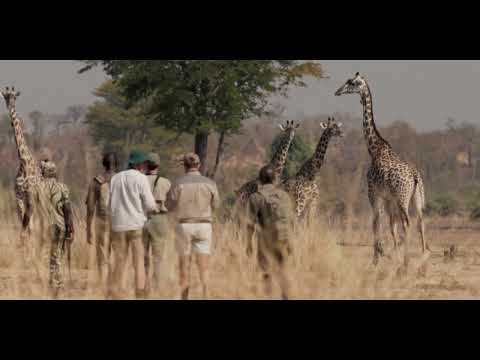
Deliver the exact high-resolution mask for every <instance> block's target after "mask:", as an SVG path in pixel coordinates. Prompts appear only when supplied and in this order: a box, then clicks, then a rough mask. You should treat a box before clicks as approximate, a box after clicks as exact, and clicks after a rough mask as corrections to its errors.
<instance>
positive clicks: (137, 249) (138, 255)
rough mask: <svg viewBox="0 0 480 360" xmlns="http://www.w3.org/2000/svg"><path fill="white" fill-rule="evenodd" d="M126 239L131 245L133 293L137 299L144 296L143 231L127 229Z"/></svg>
mask: <svg viewBox="0 0 480 360" xmlns="http://www.w3.org/2000/svg"><path fill="white" fill-rule="evenodd" d="M127 241H128V243H129V245H130V246H131V247H132V257H133V267H134V270H135V293H136V296H137V299H143V298H145V257H144V256H145V251H144V246H143V231H142V230H138V231H129V232H128V233H127Z"/></svg>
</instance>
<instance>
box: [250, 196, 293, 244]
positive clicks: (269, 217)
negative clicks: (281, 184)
mask: <svg viewBox="0 0 480 360" xmlns="http://www.w3.org/2000/svg"><path fill="white" fill-rule="evenodd" d="M258 193H259V194H260V195H261V196H262V197H263V198H264V199H265V205H266V206H265V208H263V209H262V210H261V215H262V222H263V224H262V225H263V227H264V228H265V229H269V230H270V231H273V233H274V235H275V236H276V237H282V236H287V237H288V227H289V223H290V219H291V217H292V215H293V209H292V204H291V199H290V196H289V195H288V194H287V193H286V192H284V191H281V190H278V189H268V190H266V189H260V190H259V191H258Z"/></svg>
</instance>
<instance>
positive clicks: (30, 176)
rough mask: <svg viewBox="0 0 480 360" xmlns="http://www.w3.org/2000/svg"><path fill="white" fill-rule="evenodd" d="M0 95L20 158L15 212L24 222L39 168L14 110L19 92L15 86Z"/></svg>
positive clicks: (16, 183)
mask: <svg viewBox="0 0 480 360" xmlns="http://www.w3.org/2000/svg"><path fill="white" fill-rule="evenodd" d="M1 95H2V97H3V98H4V100H5V103H6V105H7V109H8V112H9V114H10V119H11V123H12V127H13V131H14V136H15V143H16V146H17V151H18V158H19V160H20V167H19V170H18V173H17V176H16V182H15V197H16V201H17V212H18V216H19V218H20V222H21V223H22V224H23V223H24V222H25V220H26V219H25V216H26V214H27V216H31V213H29V212H30V211H31V210H32V209H31V206H30V205H31V204H29V203H28V199H29V197H28V196H27V195H28V193H29V191H30V188H31V187H32V186H35V185H36V184H38V182H39V181H41V179H42V175H41V172H40V168H39V166H38V164H37V162H36V161H35V159H34V158H33V155H32V153H31V151H30V148H29V147H28V144H27V142H26V139H25V134H24V132H23V127H22V121H21V119H20V118H19V117H18V114H17V110H16V100H17V98H18V97H19V96H20V92H16V91H15V88H13V87H12V88H11V89H10V88H8V87H7V88H6V90H5V91H2V92H1Z"/></svg>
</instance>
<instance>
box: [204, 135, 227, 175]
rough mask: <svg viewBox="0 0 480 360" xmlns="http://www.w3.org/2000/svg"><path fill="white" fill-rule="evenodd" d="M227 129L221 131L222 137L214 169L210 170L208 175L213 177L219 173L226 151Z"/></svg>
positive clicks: (219, 141)
mask: <svg viewBox="0 0 480 360" xmlns="http://www.w3.org/2000/svg"><path fill="white" fill-rule="evenodd" d="M225 137H226V134H225V131H222V132H221V133H220V139H218V148H217V157H216V159H215V166H214V168H213V170H212V171H210V172H209V174H208V177H209V178H211V179H214V178H215V175H216V174H217V170H218V167H219V165H220V162H221V160H222V157H223V153H224V152H225V146H226V144H225Z"/></svg>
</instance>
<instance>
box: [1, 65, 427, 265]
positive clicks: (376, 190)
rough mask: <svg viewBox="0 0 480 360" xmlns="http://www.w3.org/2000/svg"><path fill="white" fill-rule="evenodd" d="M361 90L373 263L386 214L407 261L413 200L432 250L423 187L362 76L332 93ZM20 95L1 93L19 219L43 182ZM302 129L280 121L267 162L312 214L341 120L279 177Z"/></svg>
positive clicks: (246, 192) (254, 184)
mask: <svg viewBox="0 0 480 360" xmlns="http://www.w3.org/2000/svg"><path fill="white" fill-rule="evenodd" d="M346 94H359V95H360V99H361V104H362V106H363V129H364V136H365V140H366V143H367V147H368V152H369V154H370V157H371V166H370V169H369V171H368V175H367V180H368V196H369V200H370V204H371V206H372V209H373V215H374V216H373V218H374V219H373V234H374V263H378V261H379V259H380V257H383V256H384V249H383V242H382V239H381V234H380V221H381V218H382V215H383V214H384V213H385V212H386V214H387V215H388V218H389V223H390V231H391V236H392V239H393V243H394V249H395V251H396V250H397V248H398V245H399V243H398V241H397V227H398V225H399V224H400V225H401V227H402V229H403V233H404V236H403V244H404V245H405V262H407V252H406V244H407V239H406V238H407V234H408V229H409V227H410V215H409V208H410V205H412V204H413V207H414V208H415V210H416V211H415V212H416V217H417V229H418V232H419V234H420V237H421V242H422V251H423V253H424V254H426V253H427V252H428V251H429V250H430V249H429V247H428V244H427V242H426V240H425V229H424V221H423V211H424V209H425V191H424V184H423V180H422V177H421V175H420V173H419V171H418V170H417V168H416V167H414V166H412V165H410V164H408V163H406V162H404V161H402V160H401V159H400V157H399V156H398V155H397V154H396V153H395V152H394V151H393V149H392V148H391V146H390V144H389V143H388V142H387V141H386V140H385V139H383V138H382V136H381V135H380V133H379V132H378V130H377V127H376V125H375V119H374V115H373V100H372V93H371V91H370V87H369V85H368V83H367V81H366V79H365V78H364V77H362V76H360V74H359V73H357V74H356V75H355V77H353V78H352V79H349V80H348V81H347V82H346V83H345V84H344V85H343V86H342V87H341V88H340V89H339V90H338V91H337V92H336V93H335V95H336V96H341V95H346ZM19 95H20V93H19V92H17V91H15V89H14V88H6V90H5V91H2V92H1V96H2V97H3V99H4V100H5V103H6V105H7V109H8V112H9V115H10V119H11V123H12V127H13V130H14V136H15V142H16V145H17V150H18V156H19V160H20V167H19V171H18V174H17V177H16V182H15V195H16V203H17V209H18V216H19V219H20V221H21V222H23V221H24V219H25V217H26V216H30V215H31V212H32V211H33V209H32V204H30V203H29V201H28V199H30V197H29V194H30V192H31V191H32V190H33V189H34V187H35V186H38V184H39V183H40V182H41V181H42V174H41V171H40V167H39V164H38V163H37V162H36V161H35V159H34V157H33V155H32V153H31V151H30V149H29V147H28V145H27V143H26V140H25V136H24V132H23V126H22V121H21V120H20V118H19V117H18V115H17V111H16V100H17V98H18V96H19ZM299 127H300V125H299V124H296V123H295V122H293V121H288V122H287V123H286V126H282V125H280V128H281V130H282V132H284V133H285V136H284V138H283V139H282V142H281V144H280V146H279V148H278V151H277V152H276V153H275V155H274V157H273V159H272V161H271V163H270V166H272V167H273V168H274V169H275V173H276V175H277V177H276V179H277V184H276V185H280V186H282V187H283V188H284V189H285V190H286V191H287V192H288V193H289V194H291V196H292V198H293V199H294V201H295V213H296V216H297V217H298V218H302V217H304V216H305V215H306V214H310V213H311V214H313V215H314V214H315V213H314V212H311V211H310V210H312V209H316V206H317V202H318V198H319V195H320V190H319V188H318V185H317V184H316V182H315V179H316V176H317V175H318V173H319V171H320V169H321V167H322V165H323V163H324V160H325V155H326V152H327V148H328V145H329V142H330V140H331V139H332V138H334V137H342V136H343V134H344V132H343V130H342V124H338V123H336V122H335V120H334V119H333V118H329V119H328V121H327V122H326V123H322V124H321V127H322V128H323V129H324V132H323V134H322V136H321V138H320V140H319V143H318V146H317V149H316V151H315V153H314V155H313V156H312V157H311V158H310V159H309V160H308V161H307V162H306V163H305V164H304V165H303V166H302V167H301V169H300V170H299V171H298V173H297V174H295V175H294V176H293V177H291V178H289V179H282V178H281V174H282V173H283V170H284V167H285V164H286V161H287V157H288V153H289V150H290V147H291V144H292V142H293V140H294V138H295V133H296V131H297V129H298V128H299ZM258 183H259V182H258V180H252V181H250V182H248V183H247V184H245V185H244V186H242V187H241V188H240V189H239V190H238V191H237V197H238V198H239V200H240V203H241V204H242V203H243V204H245V203H246V201H248V199H249V197H250V196H251V195H252V194H254V193H255V192H256V191H257V189H258Z"/></svg>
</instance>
